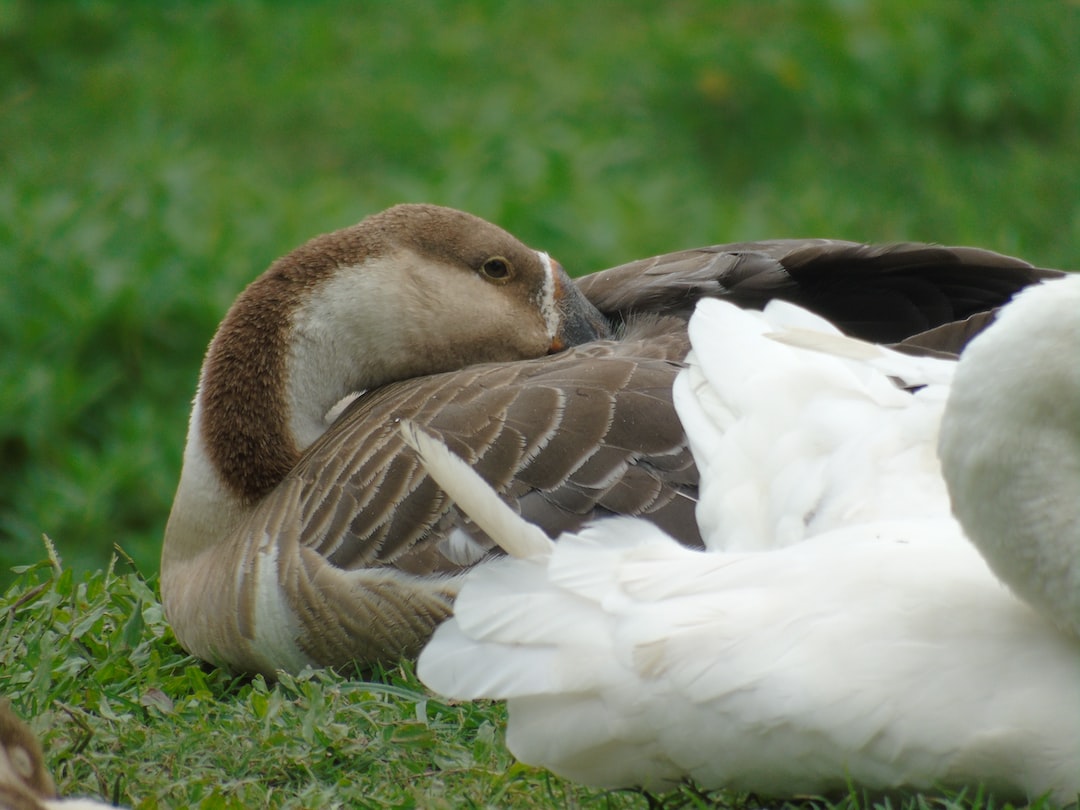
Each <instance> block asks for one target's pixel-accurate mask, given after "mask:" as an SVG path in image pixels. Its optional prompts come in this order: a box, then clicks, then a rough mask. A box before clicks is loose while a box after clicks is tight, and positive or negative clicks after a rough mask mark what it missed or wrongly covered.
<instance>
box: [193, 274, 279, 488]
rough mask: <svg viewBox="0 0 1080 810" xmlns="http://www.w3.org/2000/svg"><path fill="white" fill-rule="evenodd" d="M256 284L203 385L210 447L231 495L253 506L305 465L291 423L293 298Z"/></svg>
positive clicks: (235, 313) (274, 285)
mask: <svg viewBox="0 0 1080 810" xmlns="http://www.w3.org/2000/svg"><path fill="white" fill-rule="evenodd" d="M290 292H291V291H290V290H289V285H288V284H287V283H283V282H282V281H281V280H280V279H277V278H272V277H266V276H264V277H263V278H260V279H258V280H257V281H255V282H254V283H253V284H252V285H251V286H250V287H248V289H247V290H245V291H244V293H243V294H242V295H241V296H240V298H239V299H237V302H236V304H234V305H233V308H232V309H231V310H230V311H229V314H228V315H227V316H226V318H225V320H224V322H222V324H221V327H220V328H219V329H218V332H217V334H216V335H215V336H214V340H213V342H212V343H211V344H210V348H209V350H208V352H207V356H206V362H205V364H204V366H203V377H202V381H201V383H200V389H199V398H200V405H201V424H200V431H201V434H202V440H203V444H204V446H205V448H206V452H207V455H208V456H209V458H210V462H211V463H212V464H213V466H214V467H215V468H216V469H217V471H218V473H219V474H220V475H221V477H222V479H223V480H224V482H225V485H226V486H227V487H228V489H229V490H230V491H231V492H232V493H233V494H234V495H236V496H237V497H239V498H240V499H241V500H242V501H244V502H246V503H249V504H250V503H254V502H255V501H258V500H259V499H260V498H262V497H263V496H264V495H265V494H266V493H267V492H269V491H270V490H271V489H273V488H274V487H275V486H276V485H277V484H278V482H280V481H281V479H282V478H283V477H284V476H285V474H286V473H287V472H288V471H289V470H290V469H292V467H293V466H294V465H295V464H296V461H297V460H298V459H299V456H300V451H299V449H298V448H297V447H296V444H295V441H294V439H293V436H292V433H291V431H290V429H289V424H288V408H287V403H286V395H285V374H286V360H287V355H288V339H289V333H290V331H291V319H290V316H291V312H292V310H293V308H294V306H295V297H294V294H290Z"/></svg>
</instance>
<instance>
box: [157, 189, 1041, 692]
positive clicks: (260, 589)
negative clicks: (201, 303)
mask: <svg viewBox="0 0 1080 810" xmlns="http://www.w3.org/2000/svg"><path fill="white" fill-rule="evenodd" d="M1056 275H1059V273H1058V271H1052V270H1041V269H1037V268H1034V267H1032V266H1031V265H1029V264H1028V263H1026V262H1023V261H1020V260H1018V259H1013V258H1009V257H1005V256H1001V255H999V254H995V253H991V252H988V251H983V250H977V249H972V248H942V247H935V246H930V245H922V244H903V245H892V246H886V247H881V246H877V247H875V246H867V245H861V244H856V243H850V242H838V241H832V240H784V241H775V242H756V243H746V244H736V245H721V246H715V247H710V248H703V249H700V250H689V251H682V252H679V253H673V254H669V255H666V256H659V257H656V258H652V259H646V260H642V261H638V262H633V263H631V264H627V265H623V266H620V267H616V268H613V269H611V270H607V271H604V272H601V273H597V274H595V275H592V276H588V277H586V278H583V279H580V280H578V281H577V282H576V284H575V283H574V282H571V281H570V280H569V278H568V277H567V276H566V275H565V274H564V273H563V272H562V270H561V269H560V268H559V267H558V265H556V264H555V263H554V262H552V261H551V260H550V259H548V257H547V256H546V255H545V254H543V253H538V252H536V251H534V250H531V249H530V248H527V247H526V246H524V245H522V244H521V243H520V242H518V241H517V240H516V239H514V238H513V237H512V236H510V235H509V234H507V233H506V232H504V231H502V230H500V229H499V228H497V227H495V226H494V225H491V224H490V223H487V222H485V221H483V220H481V219H478V218H476V217H473V216H471V215H469V214H464V213H462V212H459V211H454V210H452V209H447V208H440V207H436V206H427V205H402V206H396V207H394V208H391V209H389V210H387V211H384V212H382V213H381V214H377V215H375V216H372V217H369V218H368V219H366V220H364V221H362V222H360V223H359V224H358V225H355V226H353V227H351V228H346V229H344V230H341V231H337V232H334V233H330V234H326V235H324V236H320V237H317V238H316V239H314V240H312V241H311V242H309V243H307V244H306V245H304V246H302V247H300V248H298V249H297V250H295V251H293V252H292V253H290V254H288V255H286V256H285V257H283V258H282V259H279V260H278V261H277V262H275V263H274V264H273V265H271V267H270V268H269V269H268V270H267V271H266V272H265V273H264V274H263V275H262V276H260V277H259V278H258V279H256V280H255V281H254V282H253V283H252V284H251V285H250V286H249V287H248V288H247V290H245V292H244V293H243V294H242V295H241V296H240V297H239V298H238V299H237V301H236V303H235V304H234V305H233V307H232V308H231V309H230V311H229V313H228V314H227V315H226V318H225V320H224V321H223V322H222V324H221V326H220V327H219V329H218V332H217V334H216V335H215V337H214V340H213V341H212V342H211V344H210V348H209V350H208V352H207V356H206V360H205V362H204V364H203V368H202V372H201V375H200V380H199V388H198V393H197V394H196V398H195V404H194V407H193V410H192V415H191V423H190V427H189V433H188V441H187V447H186V450H185V453H184V466H183V471H182V473H181V478H180V483H179V487H178V489H177V493H176V499H175V501H174V504H173V509H172V513H171V515H170V517H169V523H168V526H167V528H166V533H165V544H164V548H163V552H162V563H161V590H162V599H163V602H164V605H165V609H166V612H167V615H168V618H169V620H170V622H171V624H172V626H173V629H174V631H175V632H176V635H177V638H178V639H179V640H180V642H181V644H182V645H183V646H184V647H185V649H187V650H189V651H190V652H191V653H193V654H194V655H196V656H198V657H200V658H203V659H204V660H207V661H210V662H212V663H214V664H217V665H221V666H227V667H229V668H232V669H235V670H241V671H247V672H262V673H265V674H267V675H272V674H273V673H274V671H275V670H278V669H284V670H290V671H295V670H297V669H300V668H301V667H303V666H305V665H309V664H310V665H320V666H323V665H325V666H359V667H365V666H369V665H371V664H374V663H377V662H380V661H392V660H394V659H396V658H398V657H400V656H402V655H413V654H415V653H416V652H417V651H418V650H419V649H420V647H421V646H422V645H423V643H424V642H425V641H426V640H427V638H428V637H429V636H430V634H431V632H432V629H433V627H434V626H435V625H436V624H438V623H439V622H440V621H441V620H442V619H444V618H445V617H446V616H447V615H448V614H449V612H450V610H451V606H452V601H453V598H454V595H455V594H456V591H457V588H458V586H459V575H460V574H461V573H462V572H463V571H465V570H466V569H468V568H470V567H471V566H473V565H475V564H476V563H477V562H478V561H479V560H481V559H482V558H483V557H484V556H485V555H487V554H489V553H497V551H494V550H493V549H494V546H493V544H492V543H491V542H490V540H489V539H488V538H487V537H486V536H484V535H483V533H482V532H480V531H479V530H478V529H476V528H475V527H474V526H473V525H472V524H471V523H470V522H469V521H468V520H467V518H465V517H464V516H463V515H461V514H460V513H459V512H458V511H457V509H456V508H455V507H454V506H453V505H452V504H451V503H450V502H449V501H448V499H447V498H446V496H445V495H444V493H443V492H442V491H441V490H439V489H438V487H436V485H435V484H434V483H433V482H432V481H431V480H430V479H429V478H428V477H427V475H426V473H425V471H424V469H423V467H422V466H421V465H420V464H419V462H418V460H417V458H416V456H415V455H414V454H413V453H412V451H411V450H409V449H408V448H407V447H405V446H404V444H403V442H402V440H401V438H400V434H399V431H398V428H397V423H398V421H399V420H401V419H404V418H407V419H410V420H412V421H413V422H415V423H417V424H418V425H420V426H422V427H426V428H427V429H429V430H431V431H433V432H434V433H436V434H438V435H440V436H441V437H442V438H443V440H444V441H445V442H446V443H447V444H448V445H449V446H450V447H451V449H452V450H454V451H455V452H456V453H457V454H459V455H460V456H462V457H463V458H465V459H466V460H467V461H469V462H470V463H471V464H472V465H473V466H474V467H475V468H476V469H477V470H478V471H479V472H480V473H481V475H483V477H484V478H485V479H486V480H488V481H489V482H491V484H492V485H493V486H494V487H495V489H496V490H497V491H498V492H499V493H500V494H501V495H502V496H503V497H504V498H506V499H507V500H508V501H509V502H510V503H511V504H512V505H514V506H515V507H516V508H517V509H518V510H519V511H520V512H521V513H522V514H523V515H525V516H526V517H527V518H528V519H529V520H530V521H532V522H534V523H537V524H538V525H540V526H542V527H543V528H544V529H545V530H546V531H547V532H549V533H551V534H552V535H556V534H558V533H559V532H561V531H564V530H567V529H570V528H574V527H576V526H578V525H580V524H581V523H582V522H584V521H586V520H588V519H590V518H592V517H595V516H599V515H603V514H612V513H615V514H631V515H642V516H644V517H646V518H648V519H649V520H652V521H653V522H655V523H657V524H659V525H661V526H662V527H664V528H665V529H666V530H668V531H669V532H670V533H672V534H673V536H675V537H677V538H678V539H680V540H681V541H683V542H685V543H687V544H691V545H695V544H698V543H700V538H699V536H698V531H697V526H696V523H695V520H694V510H693V507H694V498H695V495H696V484H697V472H696V470H695V468H694V466H693V462H692V459H691V457H690V453H689V451H688V449H687V446H686V442H685V437H684V436H683V432H682V429H681V427H680V425H679V422H678V419H677V417H676V415H675V413H674V410H673V408H672V405H671V392H670V388H671V383H672V381H673V379H674V377H675V375H676V373H677V372H678V369H679V367H680V363H681V361H682V359H683V357H684V356H685V354H686V351H687V349H688V341H687V336H686V320H687V318H688V317H689V314H690V312H691V311H692V309H693V306H694V304H695V302H696V301H697V300H698V299H700V298H702V297H724V298H728V299H730V300H733V301H735V302H736V303H738V304H740V305H742V306H747V307H759V306H761V305H762V304H763V303H764V302H766V301H768V300H770V299H771V298H777V297H779V298H786V299H788V300H791V301H794V302H796V303H798V304H800V305H802V306H804V307H807V308H809V309H813V310H816V311H817V312H819V313H821V314H823V315H824V316H826V317H827V318H829V319H830V320H832V321H833V322H835V323H836V324H837V325H838V326H839V327H840V328H842V329H844V330H846V331H848V332H849V333H850V334H852V335H855V336H857V337H860V338H863V339H869V340H875V341H883V342H889V343H904V344H905V345H911V346H913V347H915V350H921V351H937V352H945V353H950V352H955V351H956V350H957V349H958V348H959V347H960V346H962V345H963V342H964V341H965V340H966V339H967V338H968V337H970V335H971V333H973V332H974V331H977V328H978V326H979V325H981V323H983V322H985V320H987V319H988V317H989V316H988V315H987V314H985V313H988V312H989V311H991V310H993V309H994V308H995V307H998V306H1000V305H1002V304H1003V303H1004V302H1005V301H1007V300H1008V299H1009V297H1010V296H1011V295H1012V294H1013V293H1014V292H1015V291H1016V290H1018V289H1020V288H1022V287H1024V286H1026V285H1028V284H1031V283H1032V282H1034V281H1037V280H1039V279H1043V278H1048V277H1052V276H1056Z"/></svg>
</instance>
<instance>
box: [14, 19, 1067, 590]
mask: <svg viewBox="0 0 1080 810" xmlns="http://www.w3.org/2000/svg"><path fill="white" fill-rule="evenodd" d="M1078 145H1080V6H1078V4H1077V3H1075V2H1073V3H1065V2H1019V1H1018V2H992V1H990V2H980V1H978V0H970V2H950V3H938V2H928V1H927V2H924V1H920V0H910V1H909V2H907V3H903V4H899V3H888V2H860V1H859V0H843V1H840V0H837V1H836V2H809V0H807V1H806V2H803V1H801V0H782V1H781V2H773V3H765V2H757V1H756V0H743V1H741V2H715V1H713V0H667V2H664V3H657V2H651V1H650V2H624V3H621V4H612V3H606V4H599V3H593V4H590V3H581V2H576V1H575V2H569V0H563V1H560V2H531V3H525V2H476V1H475V0H474V1H473V2H468V1H467V0H466V1H465V2H452V1H451V0H441V1H440V2H428V3H416V2H400V1H399V2H395V3H374V2H358V3H344V2H309V3H304V4H296V5H295V6H292V5H290V4H285V3H274V2H257V1H256V0H248V1H247V2H233V3H217V4H201V3H180V2H161V3H145V4H143V3H121V2H93V1H92V0H87V1H85V2H76V1H75V0H71V2H44V1H43V0H24V1H23V2H19V1H18V0H0V274H2V281H3V286H2V296H0V454H2V468H0V582H6V581H7V578H8V577H9V576H10V575H9V574H8V568H9V567H10V566H11V565H14V564H20V563H28V562H33V561H35V560H38V559H40V558H41V557H42V556H43V555H44V552H43V548H42V544H41V540H40V538H41V535H42V533H47V534H48V535H49V536H50V537H52V538H53V540H54V541H55V543H56V544H57V547H58V548H59V550H60V553H61V555H62V556H63V558H64V560H65V561H66V562H67V563H68V564H69V565H71V566H74V567H76V568H96V567H100V566H103V565H104V564H105V563H106V562H107V560H108V558H109V555H110V554H111V553H112V549H113V546H114V544H118V545H119V546H120V547H121V548H122V549H123V550H124V551H125V552H126V553H127V554H129V555H130V556H131V557H132V558H133V559H134V560H135V561H136V563H137V565H138V567H139V568H140V570H142V571H143V572H144V573H146V574H153V572H154V571H156V569H157V556H158V548H159V544H160V536H161V532H162V529H163V526H164V521H165V518H166V516H167V514H168V509H169V504H170V502H171V499H172V492H173V487H174V486H175V482H176V479H177V475H178V472H179V465H180V455H181V450H182V446H183V441H184V434H185V431H186V420H187V413H188V407H189V403H190V400H191V396H192V394H193V391H194V386H195V379H196V374H197V371H198V366H199V363H200V360H201V355H202V352H203V350H204V348H205V346H206V344H207V342H208V341H209V339H210V336H211V334H212V332H213V330H214V327H215V325H216V324H217V322H218V320H219V319H220V317H221V316H222V314H223V313H224V311H225V309H226V308H227V307H228V305H229V303H230V302H231V300H232V299H233V297H234V296H235V295H236V294H237V293H238V292H239V291H240V289H242V287H243V286H244V285H245V284H246V283H247V282H248V281H249V280H250V279H252V278H253V277H254V276H255V275H257V274H258V273H259V272H261V271H262V270H263V269H264V268H265V267H266V265H267V264H268V263H269V262H270V261H271V260H272V259H274V258H275V257H276V256H278V255H280V254H282V253H284V252H286V251H288V250H289V249H290V248H292V247H293V246H295V245H297V244H299V243H300V242H302V241H304V240H306V239H307V238H309V237H311V236H313V235H315V234H317V233H320V232H324V231H327V230H332V229H335V228H339V227H342V226H345V225H348V224H351V223H353V222H355V221H357V220H359V219H360V218H362V217H363V216H365V215H367V214H369V213H372V212H374V211H377V210H379V209H381V208H384V207H386V206H388V205H391V204H393V203H396V202H402V201H430V202H437V203H442V204H446V205H452V206H456V207H459V208H463V209H467V210H469V211H472V212H473V213H476V214H479V215H480V216H483V217H486V218H488V219H491V220H493V221H495V222H497V223H499V224H501V225H503V226H504V227H506V228H508V229H510V230H511V231H513V232H515V233H516V234H518V235H519V236H520V237H522V238H523V239H524V240H525V241H526V242H528V243H530V244H533V245H534V246H536V247H541V248H543V249H546V250H548V251H550V252H551V253H552V254H553V255H555V256H557V257H558V258H559V259H560V260H561V261H562V262H563V264H564V265H565V266H566V267H567V268H569V269H570V270H571V271H572V272H575V273H582V272H587V271H591V270H595V269H599V268H601V267H605V266H609V265H612V264H616V263H619V262H622V261H626V260H629V259H633V258H637V257H640V256H644V255H649V254H655V253H660V252H666V251H669V250H675V249H679V248H684V247H691V246H694V245H699V244H708V243H715V242H725V241H736V240H747V239H756V238H768V237H778V236H834V237H844V238H849V239H856V240H863V241H890V240H901V239H915V240H926V241H934V242H943V243H950V244H976V245H981V246H985V247H989V248H993V249H996V250H1000V251H1003V252H1006V253H1013V254H1017V255H1022V256H1024V257H1025V258H1028V259H1029V260H1031V261H1034V262H1036V263H1039V264H1043V265H1048V266H1059V267H1067V268H1070V269H1072V268H1076V267H1077V266H1080V259H1078V257H1080V205H1078V197H1080V148H1078Z"/></svg>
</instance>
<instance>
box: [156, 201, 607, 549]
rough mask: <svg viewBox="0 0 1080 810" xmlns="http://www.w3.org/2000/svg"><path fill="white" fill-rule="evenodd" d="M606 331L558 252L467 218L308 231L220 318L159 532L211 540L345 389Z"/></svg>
mask: <svg viewBox="0 0 1080 810" xmlns="http://www.w3.org/2000/svg"><path fill="white" fill-rule="evenodd" d="M606 335H607V327H606V322H605V320H604V318H603V316H602V315H601V314H600V313H599V312H597V310H596V309H595V308H594V307H593V306H592V305H591V304H589V303H588V301H587V300H586V299H585V297H584V296H583V295H582V294H581V293H580V292H579V291H578V289H577V287H576V286H575V285H574V284H573V283H572V282H571V280H570V279H569V277H568V276H567V275H566V273H565V272H564V271H563V270H562V268H561V267H560V266H559V265H558V264H557V263H556V262H554V261H552V260H551V259H550V258H549V257H548V256H547V254H545V253H541V252H538V251H535V250H532V249H530V248H528V247H526V246H525V245H524V244H522V243H521V242H519V241H518V240H517V239H515V238H514V237H513V236H511V235H510V234H508V233H507V232H505V231H503V230H502V229H501V228H498V227H497V226H495V225H492V224H490V223H488V222H486V221H484V220H482V219H479V218H478V217H475V216H472V215H470V214H466V213H463V212H461V211H456V210H453V209H449V208H443V207H439V206H433V205H399V206H395V207H393V208H390V209H388V210H386V211H383V212H382V213H379V214H376V215H374V216H371V217H369V218H367V219H365V220H363V221H362V222H360V223H359V224H357V225H355V226H353V227H350V228H345V229H344V230H339V231H335V232H333V233H329V234H324V235H322V236H319V237H316V238H315V239H312V240H311V241H309V242H308V243H306V244H305V245H303V246H301V247H300V248H298V249H296V250H294V251H292V252H291V253H289V254H288V255H286V256H284V257H282V258H281V259H279V260H277V261H276V262H274V263H273V264H272V265H271V266H270V267H269V269H267V270H266V272H264V273H263V274H262V275H261V276H259V277H258V278H257V279H256V280H255V281H253V282H252V283H251V284H250V285H249V286H248V287H247V289H246V290H245V291H244V292H243V293H242V294H241V295H240V296H239V298H238V299H237V300H236V302H235V303H234V304H233V306H232V308H231V309H230V310H229V312H228V314H227V315H226V317H225V319H224V321H223V322H222V323H221V325H220V327H219V328H218V331H217V333H216V335H215V336H214V338H213V341H212V342H211V344H210V347H209V349H208V351H207V354H206V358H205V361H204V363H203V368H202V371H201V374H200V378H199V386H198V391H197V394H196V398H195V405H194V408H193V410H192V415H191V422H190V425H189V430H188V443H187V448H186V450H185V455H184V469H183V472H182V474H181V481H180V486H179V489H178V493H177V501H176V503H175V504H174V508H173V513H172V516H171V518H170V526H169V528H168V529H167V535H168V534H172V533H174V532H180V531H182V532H183V533H184V534H185V535H186V537H187V538H189V539H188V541H187V542H185V543H184V544H183V546H184V549H185V553H187V552H192V551H197V546H198V545H199V543H198V541H197V538H205V539H206V541H207V542H211V541H212V540H214V539H216V538H220V537H221V536H222V535H223V533H224V532H226V531H228V529H229V528H230V526H231V525H232V524H234V523H235V521H236V520H237V519H239V517H240V516H242V513H243V511H244V509H245V507H246V506H249V505H251V504H253V503H255V502H257V501H258V500H259V499H260V498H261V497H262V496H264V495H265V494H266V493H267V492H269V491H270V490H271V489H272V488H273V487H274V486H275V485H276V484H277V483H278V482H279V481H280V480H281V478H282V477H283V476H284V475H285V473H286V472H287V471H288V470H289V469H291V468H292V466H293V465H294V464H295V463H296V461H297V460H298V459H299V458H300V456H301V454H302V453H303V451H304V450H305V449H306V448H307V447H308V446H310V445H311V444H312V443H313V442H314V441H315V440H316V439H317V438H319V436H320V435H321V434H322V433H323V432H325V430H326V428H327V426H328V419H327V415H328V414H329V413H331V412H332V410H333V409H334V406H335V404H337V403H339V402H340V401H341V400H342V399H343V398H344V397H347V396H348V395H350V394H353V393H355V392H361V391H365V390H367V389H371V388H376V387H379V386H382V385H386V384H387V383H391V382H394V381H396V380H401V379H406V378H410V377H417V376H421V375H427V374H434V373H438V372H443V371H450V370H453V369H459V368H463V367H466V366H469V365H473V364H476V363H488V362H499V361H511V360H522V359H529V358H535V357H540V356H542V355H544V354H547V353H551V352H556V351H559V350H561V349H564V348H566V347H569V346H572V345H577V344H579V343H583V342H586V341H589V340H593V339H596V338H597V337H601V336H606ZM188 494H191V495H192V499H191V500H188V498H187V497H186V496H187V495H188ZM196 503H198V504H200V506H199V507H198V508H195V509H194V510H192V509H188V508H187V506H189V505H192V504H196ZM208 507H210V508H208ZM193 511H194V513H193ZM178 522H187V523H189V524H191V525H185V526H179V525H177V523H178ZM173 545H176V544H173ZM169 546H170V544H169V543H168V542H166V550H168V548H169Z"/></svg>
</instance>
